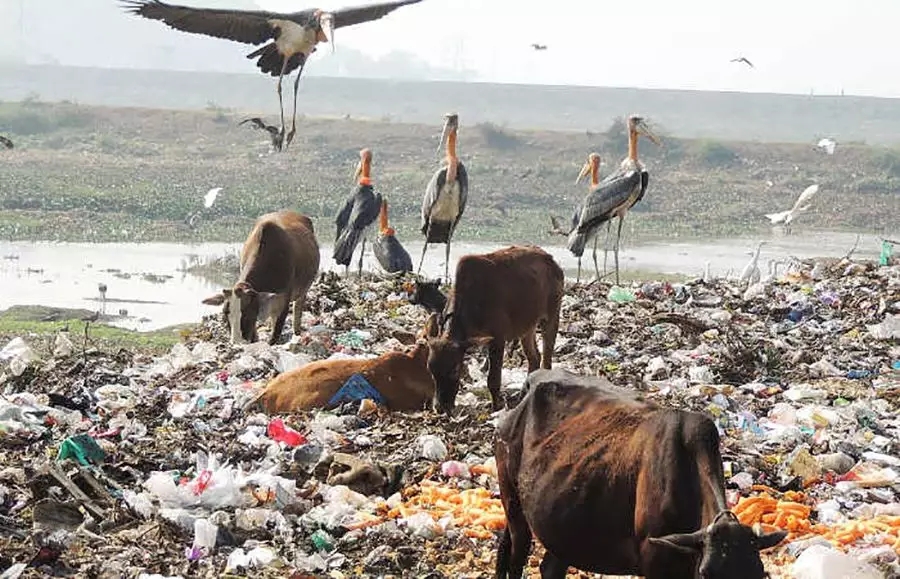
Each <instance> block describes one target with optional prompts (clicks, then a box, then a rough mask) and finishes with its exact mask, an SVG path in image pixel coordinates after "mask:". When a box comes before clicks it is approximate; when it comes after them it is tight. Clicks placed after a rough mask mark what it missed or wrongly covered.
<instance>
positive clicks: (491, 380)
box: [487, 338, 506, 410]
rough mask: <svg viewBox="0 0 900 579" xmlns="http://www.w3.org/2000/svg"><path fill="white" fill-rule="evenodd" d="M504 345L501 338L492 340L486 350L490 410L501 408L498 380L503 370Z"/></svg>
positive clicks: (501, 401) (501, 400)
mask: <svg viewBox="0 0 900 579" xmlns="http://www.w3.org/2000/svg"><path fill="white" fill-rule="evenodd" d="M505 345H506V343H505V342H504V341H503V338H494V339H493V340H491V345H490V347H489V348H488V364H489V365H488V378H487V385H488V390H489V391H490V393H491V408H492V409H494V410H500V409H501V408H503V398H502V396H501V394H500V378H501V374H500V373H501V371H502V370H503V348H504V346H505Z"/></svg>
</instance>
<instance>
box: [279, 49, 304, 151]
mask: <svg viewBox="0 0 900 579" xmlns="http://www.w3.org/2000/svg"><path fill="white" fill-rule="evenodd" d="M305 66H306V62H305V61H304V63H303V64H301V65H300V70H298V71H297V78H296V79H295V80H294V117H293V119H292V120H291V132H290V133H288V134H287V141H286V142H285V143H284V146H285V147H287V146H289V145H290V144H291V141H293V140H294V134H295V133H296V132H297V89H299V88H300V75H301V74H303V68H304V67H305Z"/></svg>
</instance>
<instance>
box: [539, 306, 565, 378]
mask: <svg viewBox="0 0 900 579" xmlns="http://www.w3.org/2000/svg"><path fill="white" fill-rule="evenodd" d="M561 305H562V298H561V297H560V298H557V299H554V300H553V302H552V303H551V304H550V314H549V315H548V316H547V319H546V320H544V326H543V328H541V341H542V342H543V343H544V355H543V357H542V358H541V368H543V369H545V370H549V369H550V368H552V367H553V351H554V350H555V349H556V334H557V333H558V332H559V309H560V307H561Z"/></svg>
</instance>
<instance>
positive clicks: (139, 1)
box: [122, 0, 312, 44]
mask: <svg viewBox="0 0 900 579" xmlns="http://www.w3.org/2000/svg"><path fill="white" fill-rule="evenodd" d="M122 5H123V6H124V7H125V9H126V10H127V11H128V12H131V13H132V14H137V15H139V16H143V17H144V18H149V19H151V20H161V21H163V22H165V23H166V24H168V25H169V26H171V27H172V28H175V29H177V30H183V31H184V32H193V33H194V34H205V35H207V36H214V37H216V38H224V39H226V40H234V41H236V42H245V43H247V44H261V43H263V42H265V41H266V40H270V39H272V38H274V37H275V29H274V28H273V27H272V25H271V24H269V20H271V19H286V18H287V15H284V14H278V13H277V12H265V11H261V10H260V11H247V10H221V9H217V8H193V7H190V6H176V5H173V4H166V3H165V2H160V1H159V0H123V1H122ZM306 15H307V13H306V12H298V13H296V14H291V15H290V17H291V19H292V20H295V19H297V17H298V16H306ZM308 17H312V11H309V13H308Z"/></svg>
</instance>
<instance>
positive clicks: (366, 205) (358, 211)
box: [350, 185, 381, 229]
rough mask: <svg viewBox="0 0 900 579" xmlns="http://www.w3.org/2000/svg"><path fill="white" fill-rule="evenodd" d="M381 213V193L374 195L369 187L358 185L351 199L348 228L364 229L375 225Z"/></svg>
mask: <svg viewBox="0 0 900 579" xmlns="http://www.w3.org/2000/svg"><path fill="white" fill-rule="evenodd" d="M380 211H381V193H378V194H376V193H375V192H374V191H373V189H372V186H371V185H360V186H359V191H357V193H356V195H355V196H354V198H353V210H352V211H351V212H350V227H352V228H353V229H365V228H366V227H368V226H369V225H372V224H373V223H375V220H376V219H378V213H379V212H380Z"/></svg>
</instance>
